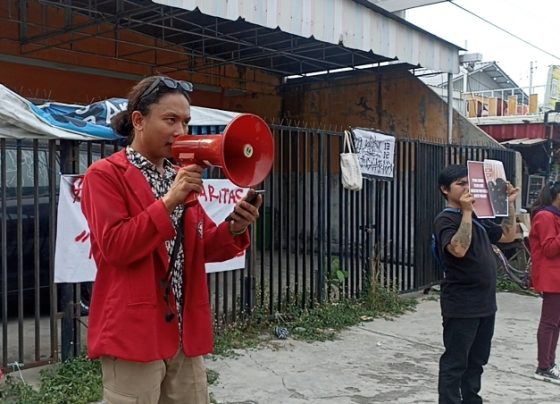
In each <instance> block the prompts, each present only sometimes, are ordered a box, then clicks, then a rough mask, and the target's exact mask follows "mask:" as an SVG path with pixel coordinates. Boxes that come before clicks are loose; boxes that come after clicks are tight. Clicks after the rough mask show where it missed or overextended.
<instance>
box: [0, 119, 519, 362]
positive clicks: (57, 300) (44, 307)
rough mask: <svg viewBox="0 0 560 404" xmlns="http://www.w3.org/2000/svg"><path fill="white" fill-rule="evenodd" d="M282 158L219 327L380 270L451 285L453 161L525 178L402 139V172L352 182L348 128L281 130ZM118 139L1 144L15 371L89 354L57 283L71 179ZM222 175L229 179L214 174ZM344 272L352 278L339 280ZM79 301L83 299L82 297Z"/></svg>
mask: <svg viewBox="0 0 560 404" xmlns="http://www.w3.org/2000/svg"><path fill="white" fill-rule="evenodd" d="M272 129H273V132H274V138H275V146H276V148H275V150H276V158H275V163H274V167H273V171H272V173H271V175H270V176H269V177H268V178H267V180H266V182H265V183H264V184H263V188H265V189H266V194H265V202H264V204H263V206H262V207H261V217H260V219H259V221H258V222H257V224H256V225H255V226H254V229H253V230H252V240H253V243H252V247H251V249H250V251H249V253H248V255H247V265H246V267H245V268H244V269H240V270H235V271H228V272H221V273H212V274H209V275H208V280H209V288H210V295H211V303H212V306H213V310H214V316H215V320H216V323H220V324H224V323H231V322H233V321H235V320H236V319H237V318H239V316H241V315H247V313H249V311H250V309H251V308H253V307H256V306H260V307H263V306H264V307H266V308H267V309H268V310H269V312H270V313H274V312H277V311H282V309H283V308H285V307H286V305H287V304H289V303H297V304H299V305H302V306H311V305H313V304H317V303H318V302H323V301H328V300H332V299H338V298H340V297H350V298H353V297H358V296H360V294H361V293H363V291H364V288H365V287H366V285H367V280H368V276H369V275H370V273H371V271H372V269H375V271H376V272H375V276H376V277H378V279H379V282H380V283H381V284H382V285H384V286H387V287H392V288H395V290H397V291H400V292H406V291H412V290H418V289H421V288H423V287H426V286H428V285H430V284H433V283H435V282H437V281H438V280H439V274H438V273H437V271H436V270H435V267H434V264H433V262H432V257H431V254H430V249H429V242H430V234H431V226H432V219H433V218H434V217H435V215H436V214H437V213H438V212H439V211H440V210H441V209H442V207H443V198H441V196H440V194H439V191H438V189H437V175H438V173H439V171H440V170H441V169H442V168H443V167H444V166H445V165H446V164H449V163H455V162H458V163H464V162H465V161H466V160H469V159H472V160H482V159H484V158H494V159H499V160H501V161H503V162H504V166H505V168H506V173H507V175H508V178H509V179H510V180H511V181H512V182H513V183H515V182H516V178H515V177H514V166H515V155H514V152H512V151H510V150H506V149H501V148H500V149H487V148H485V147H464V146H447V145H441V144H428V143H424V142H420V141H412V140H397V143H396V151H395V169H394V178H393V179H392V180H391V181H380V180H365V181H364V188H363V190H362V191H360V192H352V191H347V190H344V189H343V188H342V187H341V184H340V175H339V174H340V173H339V153H340V151H341V146H342V136H341V133H338V132H331V131H325V130H319V129H309V128H297V127H290V126H281V125H272ZM116 148H117V147H116V146H115V145H113V144H103V143H78V142H70V141H55V140H50V141H39V140H29V141H9V140H5V139H0V180H1V184H0V202H1V207H0V214H1V217H0V252H1V257H0V275H1V276H0V280H1V284H0V305H1V310H0V311H1V313H2V332H1V334H2V335H1V341H0V342H1V351H2V363H1V366H2V368H4V369H7V370H8V371H9V370H13V368H14V366H19V365H21V364H25V366H26V367H29V366H34V365H38V364H43V363H46V362H52V361H58V360H60V358H61V357H62V358H66V357H71V356H73V355H75V354H76V353H78V352H80V351H81V350H82V348H83V345H82V344H83V343H84V342H85V338H84V330H85V324H86V323H87V318H86V317H82V316H81V313H80V301H81V294H82V290H83V289H82V285H69V284H64V285H54V284H53V279H54V277H53V275H54V268H53V263H54V249H55V245H54V243H55V236H56V214H57V190H58V182H59V174H60V173H61V172H62V173H80V172H84V171H85V169H86V168H87V166H89V165H90V164H91V163H92V161H94V160H96V159H97V158H100V157H103V156H106V155H108V154H110V153H112V152H114V151H115V150H116ZM209 174H210V176H211V177H217V176H220V172H219V170H210V173H209ZM339 273H343V274H344V280H343V282H342V283H339V282H335V280H336V279H335V278H336V277H337V275H338V274H339ZM76 302H77V303H76Z"/></svg>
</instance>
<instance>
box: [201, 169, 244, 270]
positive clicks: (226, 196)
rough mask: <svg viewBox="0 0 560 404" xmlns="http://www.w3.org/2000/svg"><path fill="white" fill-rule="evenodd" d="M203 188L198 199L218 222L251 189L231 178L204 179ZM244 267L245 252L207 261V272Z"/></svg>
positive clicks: (215, 221) (208, 213)
mask: <svg viewBox="0 0 560 404" xmlns="http://www.w3.org/2000/svg"><path fill="white" fill-rule="evenodd" d="M203 188H204V192H203V193H202V194H200V196H199V197H198V201H199V202H200V204H201V205H202V207H203V208H204V210H205V211H206V214H207V215H208V216H210V218H211V219H212V220H213V221H214V223H217V224H219V223H222V222H223V221H224V219H225V218H226V217H227V216H228V215H229V214H230V213H231V212H232V211H233V208H234V206H235V204H236V203H237V202H238V201H239V200H241V199H242V198H243V197H244V196H245V195H246V194H247V192H248V191H249V189H248V188H239V187H238V186H237V185H234V184H233V183H232V182H231V181H229V180H204V187H203ZM216 247H217V248H219V246H216ZM244 267H245V252H243V253H242V254H240V255H238V256H237V257H235V258H232V259H230V260H227V261H223V262H212V263H207V264H206V272H207V273H211V272H221V271H231V270H233V269H238V268H244Z"/></svg>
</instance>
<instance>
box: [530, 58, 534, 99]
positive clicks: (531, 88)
mask: <svg viewBox="0 0 560 404" xmlns="http://www.w3.org/2000/svg"><path fill="white" fill-rule="evenodd" d="M531 94H533V61H532V60H531V62H529V97H530V96H531Z"/></svg>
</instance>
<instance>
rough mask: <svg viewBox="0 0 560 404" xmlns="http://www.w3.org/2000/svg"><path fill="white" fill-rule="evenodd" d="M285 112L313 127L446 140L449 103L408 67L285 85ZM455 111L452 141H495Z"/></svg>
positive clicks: (360, 72)
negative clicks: (468, 123)
mask: <svg viewBox="0 0 560 404" xmlns="http://www.w3.org/2000/svg"><path fill="white" fill-rule="evenodd" d="M282 95H283V97H284V98H283V99H284V103H283V113H284V116H286V117H288V118H290V119H292V120H294V121H296V122H306V123H310V124H311V126H312V127H335V128H336V127H338V128H340V127H348V126H352V127H365V128H372V129H377V130H380V131H382V132H385V133H388V134H392V135H394V136H397V137H399V138H408V139H422V140H428V141H435V142H446V141H447V114H448V108H447V104H446V103H445V102H444V101H443V100H442V99H441V98H440V97H439V96H438V95H437V94H435V93H434V92H433V91H432V90H430V89H429V88H428V87H427V86H426V85H425V84H424V83H422V82H421V81H420V80H419V79H418V78H416V77H414V76H413V75H412V74H411V73H410V72H409V71H408V70H406V69H401V70H399V69H398V68H395V67H393V68H391V69H390V70H388V69H387V70H385V71H381V72H378V73H376V72H371V71H354V72H352V73H344V76H342V75H339V76H338V77H337V76H336V75H335V76H333V77H332V78H331V79H330V80H323V81H310V82H308V83H302V84H297V83H296V84H292V85H288V86H286V87H285V88H283V91H282ZM464 121H466V119H465V118H464V117H462V116H461V115H460V114H459V113H457V112H455V113H454V115H453V139H454V141H457V142H458V141H473V142H477V143H479V142H488V141H491V140H490V139H489V137H488V136H487V135H485V134H484V132H482V131H481V130H479V129H478V128H476V126H474V125H472V124H471V125H466V124H465V122H464Z"/></svg>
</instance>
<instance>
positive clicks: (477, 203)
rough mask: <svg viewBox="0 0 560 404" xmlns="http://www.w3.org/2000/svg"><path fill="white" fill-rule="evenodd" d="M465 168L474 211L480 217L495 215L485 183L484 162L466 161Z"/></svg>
mask: <svg viewBox="0 0 560 404" xmlns="http://www.w3.org/2000/svg"><path fill="white" fill-rule="evenodd" d="M467 169H468V179H469V189H470V191H471V194H472V195H473V197H474V204H473V210H474V213H475V214H476V216H477V217H478V218H480V219H484V218H493V217H495V215H494V210H493V209H492V203H491V202H490V197H489V194H488V187H487V185H486V177H485V175H484V163H483V162H482V161H467Z"/></svg>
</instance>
